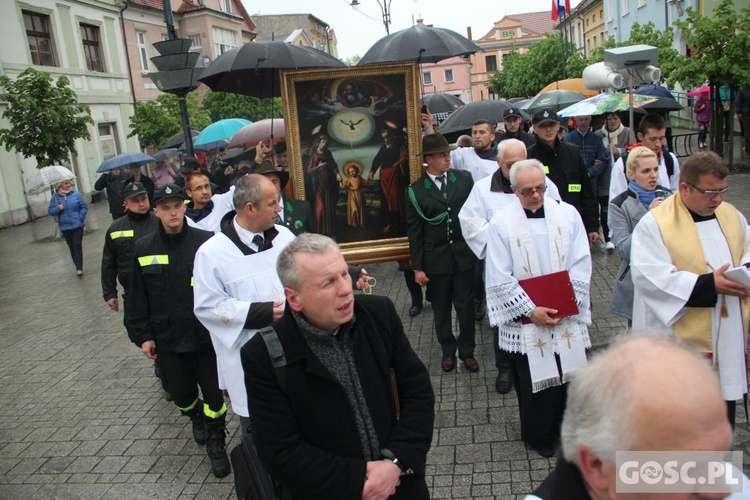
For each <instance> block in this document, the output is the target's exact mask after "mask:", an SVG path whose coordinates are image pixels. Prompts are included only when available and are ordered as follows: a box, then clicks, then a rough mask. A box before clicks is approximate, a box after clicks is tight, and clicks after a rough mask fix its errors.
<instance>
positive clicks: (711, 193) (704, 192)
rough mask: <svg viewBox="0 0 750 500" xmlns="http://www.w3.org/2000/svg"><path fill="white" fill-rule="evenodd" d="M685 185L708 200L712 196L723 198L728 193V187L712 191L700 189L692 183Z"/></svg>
mask: <svg viewBox="0 0 750 500" xmlns="http://www.w3.org/2000/svg"><path fill="white" fill-rule="evenodd" d="M686 184H687V185H688V186H690V187H691V188H693V189H695V190H696V191H698V192H699V193H700V194H702V195H703V196H706V197H708V198H712V197H714V196H724V195H725V194H727V191H729V186H727V187H725V188H724V189H719V190H718V191H712V190H710V189H701V188H699V187H698V186H696V185H695V184H693V183H692V182H687V183H686Z"/></svg>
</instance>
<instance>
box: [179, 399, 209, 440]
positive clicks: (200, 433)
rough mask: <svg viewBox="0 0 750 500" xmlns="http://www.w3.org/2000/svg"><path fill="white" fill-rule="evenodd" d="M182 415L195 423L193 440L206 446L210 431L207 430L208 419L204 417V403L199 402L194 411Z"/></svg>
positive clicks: (184, 412)
mask: <svg viewBox="0 0 750 500" xmlns="http://www.w3.org/2000/svg"><path fill="white" fill-rule="evenodd" d="M182 413H183V415H187V416H188V417H190V421H191V422H192V423H193V439H195V442H196V443H198V444H206V440H207V439H208V431H207V430H206V417H204V416H203V401H200V400H198V403H196V405H195V406H194V407H193V408H192V409H190V410H188V411H183V412H182Z"/></svg>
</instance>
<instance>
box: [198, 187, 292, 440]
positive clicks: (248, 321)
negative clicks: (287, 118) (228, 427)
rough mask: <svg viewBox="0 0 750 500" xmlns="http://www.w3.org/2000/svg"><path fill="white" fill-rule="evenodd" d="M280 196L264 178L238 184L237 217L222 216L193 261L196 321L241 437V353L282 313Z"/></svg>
mask: <svg viewBox="0 0 750 500" xmlns="http://www.w3.org/2000/svg"><path fill="white" fill-rule="evenodd" d="M278 196H279V195H278V191H277V189H276V187H275V186H274V185H273V183H272V182H271V181H270V180H268V179H267V178H266V177H264V176H262V175H258V174H251V175H246V176H244V177H242V178H240V180H239V181H237V186H236V188H235V190H234V206H235V209H236V211H233V212H229V213H227V214H226V216H225V217H224V219H223V220H222V222H221V232H219V233H217V234H215V235H214V236H213V237H212V238H211V239H210V240H208V241H207V242H206V243H204V244H203V245H202V246H201V249H200V250H201V251H199V252H198V253H197V254H196V256H195V268H194V270H193V276H194V278H195V283H194V288H193V295H194V302H195V306H194V310H195V315H196V317H197V318H198V319H199V320H200V322H201V323H203V325H204V326H205V327H206V328H207V329H208V331H209V332H210V333H211V340H212V341H213V344H214V350H215V351H216V358H217V361H218V368H219V382H220V385H221V386H222V387H225V388H226V389H227V390H228V391H229V396H230V397H231V399H232V409H233V410H234V413H236V414H238V415H239V416H240V421H241V427H242V435H243V436H244V435H245V432H246V430H247V428H248V426H249V421H250V420H249V416H250V414H249V412H248V408H247V392H246V390H245V377H244V372H243V370H242V362H241V361H240V349H241V348H242V346H243V345H244V344H245V343H246V342H247V341H248V340H250V338H251V337H252V336H253V335H255V333H256V332H257V331H258V330H259V329H261V328H264V327H266V326H269V325H270V324H271V323H272V322H273V321H275V320H277V319H279V318H280V317H281V315H282V314H283V312H284V287H282V286H281V282H280V281H279V278H278V276H277V274H276V258H277V257H278V255H279V254H280V253H281V251H282V250H283V249H284V248H286V246H287V245H288V244H289V243H290V242H291V241H292V240H293V239H294V234H292V232H291V231H289V229H287V228H286V227H284V226H282V225H275V224H274V222H275V220H276V213H277V212H278V211H279V210H280V206H279V199H278Z"/></svg>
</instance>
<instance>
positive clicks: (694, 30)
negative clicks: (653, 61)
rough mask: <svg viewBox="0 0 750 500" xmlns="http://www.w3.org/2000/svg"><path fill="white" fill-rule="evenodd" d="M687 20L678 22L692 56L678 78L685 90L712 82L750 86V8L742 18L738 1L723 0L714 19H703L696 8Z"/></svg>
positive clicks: (681, 69) (716, 10)
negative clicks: (735, 3)
mask: <svg viewBox="0 0 750 500" xmlns="http://www.w3.org/2000/svg"><path fill="white" fill-rule="evenodd" d="M686 12H687V19H685V20H680V21H677V22H676V24H677V26H679V27H680V29H681V30H682V33H683V34H684V36H685V42H686V43H687V46H688V47H691V48H692V49H694V53H693V55H692V57H688V58H685V60H684V62H683V64H682V65H680V67H679V68H677V69H676V71H675V75H676V79H677V81H679V82H680V83H681V84H682V85H683V87H685V88H688V87H690V86H693V85H700V84H702V83H704V82H706V81H710V82H712V83H714V84H717V85H726V86H728V87H742V86H744V85H747V84H748V83H750V67H748V64H747V55H748V53H750V31H748V30H749V29H750V7H745V8H744V9H742V10H741V11H740V14H739V15H738V14H737V12H736V11H735V9H734V2H732V1H731V0H723V1H722V2H721V3H720V4H719V5H718V6H717V7H716V8H714V11H713V14H712V15H711V17H708V16H702V15H701V14H700V13H698V12H696V11H695V10H694V9H693V8H692V7H688V9H687V11H686Z"/></svg>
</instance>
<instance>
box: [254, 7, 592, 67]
mask: <svg viewBox="0 0 750 500" xmlns="http://www.w3.org/2000/svg"><path fill="white" fill-rule="evenodd" d="M241 1H242V2H243V4H244V5H245V8H246V9H247V11H248V13H249V14H250V16H251V17H252V16H253V15H254V14H260V15H270V14H308V13H309V14H313V15H314V16H316V17H318V18H320V19H322V20H323V21H325V22H326V23H328V24H329V25H330V26H331V28H333V29H334V30H335V31H336V38H337V40H338V51H339V57H341V58H342V59H344V58H347V57H351V56H354V55H360V56H362V55H364V53H365V52H367V50H368V49H369V48H370V47H372V45H373V44H374V43H375V42H376V41H378V40H379V39H380V38H382V37H384V36H385V28H384V27H383V17H382V14H381V10H380V7H379V6H378V2H377V0H359V4H360V6H359V7H358V8H357V10H355V9H354V8H353V7H351V6H350V5H349V4H350V3H351V0H241ZM382 1H384V0H381V2H382ZM385 1H388V0H385ZM579 2H580V0H571V2H570V4H571V7H575V6H576V5H578V3H579ZM551 10H552V0H484V1H480V0H464V1H461V0H392V1H391V5H390V12H391V26H390V30H391V33H394V32H396V31H399V30H402V29H404V28H408V27H409V26H411V25H412V24H413V23H414V21H416V20H417V19H420V18H422V19H424V22H425V24H432V25H433V26H435V27H438V28H448V29H452V30H453V31H456V32H458V33H461V34H462V35H464V36H465V35H466V27H467V26H471V30H472V33H473V37H474V39H477V38H480V37H482V36H484V35H485V34H486V33H487V32H488V31H489V30H490V28H492V23H493V22H495V21H499V20H500V19H502V18H503V16H506V15H509V14H518V13H522V12H539V11H545V12H551Z"/></svg>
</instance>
